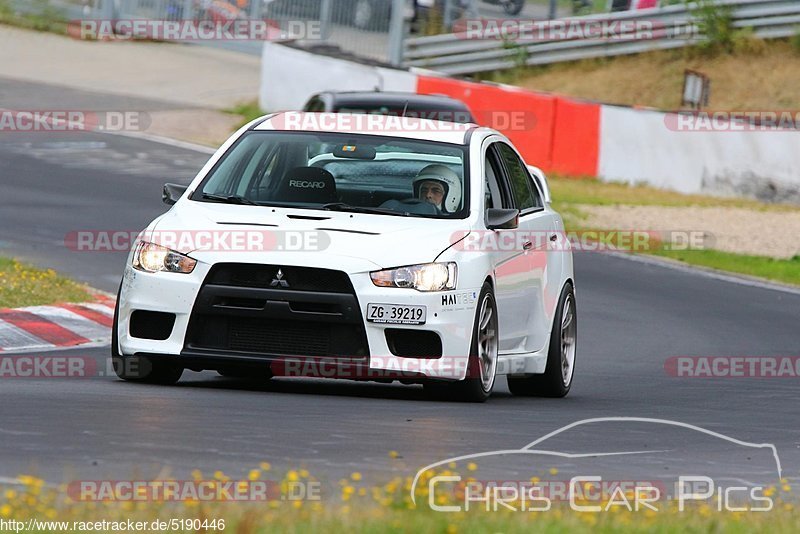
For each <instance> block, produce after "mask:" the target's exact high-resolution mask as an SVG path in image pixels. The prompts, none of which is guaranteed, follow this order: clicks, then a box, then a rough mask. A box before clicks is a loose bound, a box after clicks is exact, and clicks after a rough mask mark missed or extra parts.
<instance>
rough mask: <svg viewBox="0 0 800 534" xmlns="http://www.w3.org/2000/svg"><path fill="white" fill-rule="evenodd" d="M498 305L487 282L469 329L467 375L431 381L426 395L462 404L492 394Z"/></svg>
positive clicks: (426, 386) (495, 370)
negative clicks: (470, 334)
mask: <svg viewBox="0 0 800 534" xmlns="http://www.w3.org/2000/svg"><path fill="white" fill-rule="evenodd" d="M497 325H498V322H497V304H496V302H495V299H494V292H493V291H492V287H491V286H490V285H489V284H488V283H487V284H484V285H483V289H481V294H480V297H479V298H478V310H477V313H476V314H475V322H474V324H473V327H472V343H471V344H470V354H469V362H468V364H467V376H466V377H465V378H464V380H462V381H460V382H449V383H448V382H441V381H430V382H426V383H425V393H426V394H428V395H429V396H431V397H433V398H437V399H452V400H457V401H462V402H484V401H486V399H488V398H489V396H490V395H491V394H492V389H493V388H494V380H495V376H496V375H497V352H498V347H499V337H498V333H497V332H498V329H497Z"/></svg>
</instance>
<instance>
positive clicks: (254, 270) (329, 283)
mask: <svg viewBox="0 0 800 534" xmlns="http://www.w3.org/2000/svg"><path fill="white" fill-rule="evenodd" d="M278 271H280V276H278ZM206 283H207V284H217V285H223V286H233V287H254V288H264V289H269V288H273V289H286V290H292V291H326V292H329V293H353V285H352V284H351V283H350V278H349V277H348V276H347V273H344V272H342V271H335V270H332V269H318V268H314V267H295V266H288V267H287V266H283V265H259V264H251V263H221V264H217V265H215V266H214V267H212V268H211V271H210V272H209V273H208V276H207V277H206Z"/></svg>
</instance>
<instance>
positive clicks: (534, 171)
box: [528, 165, 551, 204]
mask: <svg viewBox="0 0 800 534" xmlns="http://www.w3.org/2000/svg"><path fill="white" fill-rule="evenodd" d="M528 172H530V173H531V176H533V179H534V180H535V181H536V183H537V184H539V189H541V190H542V196H543V197H544V198H543V199H542V200H544V201H545V203H547V204H550V202H551V197H550V186H549V185H547V177H546V176H545V175H544V172H542V169H540V168H539V167H535V166H533V165H528Z"/></svg>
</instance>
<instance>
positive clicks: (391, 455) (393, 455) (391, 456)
mask: <svg viewBox="0 0 800 534" xmlns="http://www.w3.org/2000/svg"><path fill="white" fill-rule="evenodd" d="M398 456H400V454H399V453H398V452H397V451H389V458H391V459H393V460H394V459H395V458H397V457H398Z"/></svg>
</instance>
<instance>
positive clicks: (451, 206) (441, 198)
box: [412, 164, 461, 213]
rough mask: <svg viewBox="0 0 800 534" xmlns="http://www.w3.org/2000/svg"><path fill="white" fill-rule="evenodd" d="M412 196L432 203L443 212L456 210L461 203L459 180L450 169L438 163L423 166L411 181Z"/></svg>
mask: <svg viewBox="0 0 800 534" xmlns="http://www.w3.org/2000/svg"><path fill="white" fill-rule="evenodd" d="M412 186H413V188H414V196H415V197H416V198H418V199H420V200H423V201H425V202H427V203H429V204H433V205H434V206H436V208H437V209H438V210H439V211H440V212H443V213H454V212H456V211H458V209H459V207H460V204H461V180H460V179H459V178H458V175H457V174H456V173H455V171H453V170H452V169H450V168H448V167H446V166H444V165H439V164H433V165H428V166H427V167H424V168H423V169H422V170H421V171H419V173H418V174H417V175H416V176H415V177H414V180H413V181H412Z"/></svg>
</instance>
